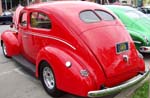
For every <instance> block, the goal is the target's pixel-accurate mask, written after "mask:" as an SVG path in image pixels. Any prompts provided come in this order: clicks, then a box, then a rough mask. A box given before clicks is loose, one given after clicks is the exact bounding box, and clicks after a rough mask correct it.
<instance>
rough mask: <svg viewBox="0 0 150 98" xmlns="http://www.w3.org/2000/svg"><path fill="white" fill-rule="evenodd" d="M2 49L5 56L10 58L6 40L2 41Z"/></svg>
mask: <svg viewBox="0 0 150 98" xmlns="http://www.w3.org/2000/svg"><path fill="white" fill-rule="evenodd" d="M2 51H3V54H4V56H5V57H7V58H10V56H8V54H7V50H6V45H5V43H4V42H2Z"/></svg>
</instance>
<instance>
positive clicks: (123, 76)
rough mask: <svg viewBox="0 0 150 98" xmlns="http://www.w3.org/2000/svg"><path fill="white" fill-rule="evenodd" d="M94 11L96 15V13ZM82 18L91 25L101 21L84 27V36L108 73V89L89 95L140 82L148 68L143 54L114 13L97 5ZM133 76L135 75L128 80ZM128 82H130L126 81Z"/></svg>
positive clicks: (84, 39)
mask: <svg viewBox="0 0 150 98" xmlns="http://www.w3.org/2000/svg"><path fill="white" fill-rule="evenodd" d="M94 14H95V16H93V15H94ZM96 15H97V18H96ZM80 18H81V20H82V21H83V22H84V23H85V24H88V26H89V24H91V25H93V24H94V25H95V24H97V26H96V25H95V27H93V28H90V29H88V30H85V31H83V32H82V33H81V34H80V37H81V39H82V40H83V41H84V42H85V44H86V45H87V46H88V48H89V49H90V50H91V52H92V53H93V55H94V56H95V58H96V59H97V61H98V62H99V66H101V67H102V69H103V71H104V73H105V76H106V81H105V83H104V84H103V87H104V88H106V89H104V90H96V91H95V90H94V91H89V92H88V96H89V97H99V96H103V95H107V94H111V93H114V92H118V91H120V90H122V89H125V88H127V87H130V86H132V85H133V84H136V83H138V82H139V81H141V80H142V79H144V78H145V77H146V76H147V74H148V71H147V72H146V71H145V64H144V61H143V58H142V56H141V54H140V53H139V52H138V51H137V50H136V48H135V45H134V42H133V40H132V39H131V37H130V35H129V33H128V32H127V31H126V29H125V28H124V27H123V25H122V24H121V23H120V21H118V19H117V18H115V16H113V14H111V13H109V12H106V11H102V10H97V9H96V10H94V11H91V12H90V11H82V12H81V13H80ZM98 18H100V20H99V19H98ZM91 66H92V65H91ZM97 76H98V75H97ZM136 76H137V77H136ZM135 77H136V78H135ZM99 78H100V77H99ZM132 78H135V79H134V80H132V81H130V82H126V81H128V80H130V79H132ZM124 82H126V83H125V84H123V83H124ZM117 85H119V86H117ZM110 87H111V88H110Z"/></svg>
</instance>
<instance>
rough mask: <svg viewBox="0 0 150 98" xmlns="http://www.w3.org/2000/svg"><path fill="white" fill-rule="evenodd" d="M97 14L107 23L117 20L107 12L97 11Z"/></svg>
mask: <svg viewBox="0 0 150 98" xmlns="http://www.w3.org/2000/svg"><path fill="white" fill-rule="evenodd" d="M95 12H96V14H98V15H99V16H100V17H101V19H102V20H105V21H112V20H115V18H114V16H112V15H111V14H109V13H107V12H105V11H99V10H96V11H95Z"/></svg>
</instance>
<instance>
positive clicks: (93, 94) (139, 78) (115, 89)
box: [88, 70, 150, 97]
mask: <svg viewBox="0 0 150 98" xmlns="http://www.w3.org/2000/svg"><path fill="white" fill-rule="evenodd" d="M149 72H150V70H148V71H146V72H145V73H143V74H139V75H137V76H136V77H135V78H134V79H132V80H131V81H128V82H126V83H124V84H121V85H118V86H115V87H112V88H107V89H103V90H96V91H89V92H88V97H101V96H106V95H111V94H114V93H117V92H120V91H122V90H124V89H127V88H129V87H131V86H133V85H135V84H137V83H139V82H140V81H142V80H144V79H145V78H146V77H147V76H148V74H149Z"/></svg>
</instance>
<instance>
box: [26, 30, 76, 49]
mask: <svg viewBox="0 0 150 98" xmlns="http://www.w3.org/2000/svg"><path fill="white" fill-rule="evenodd" d="M24 34H30V35H33V36H38V37H44V38H50V39H53V40H57V41H59V42H62V43H64V44H66V45H67V46H69V47H71V48H72V49H74V50H76V48H75V47H74V46H72V45H71V44H69V43H68V42H66V41H63V40H61V39H59V38H56V37H52V36H47V35H45V34H33V33H29V32H25V33H24Z"/></svg>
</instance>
